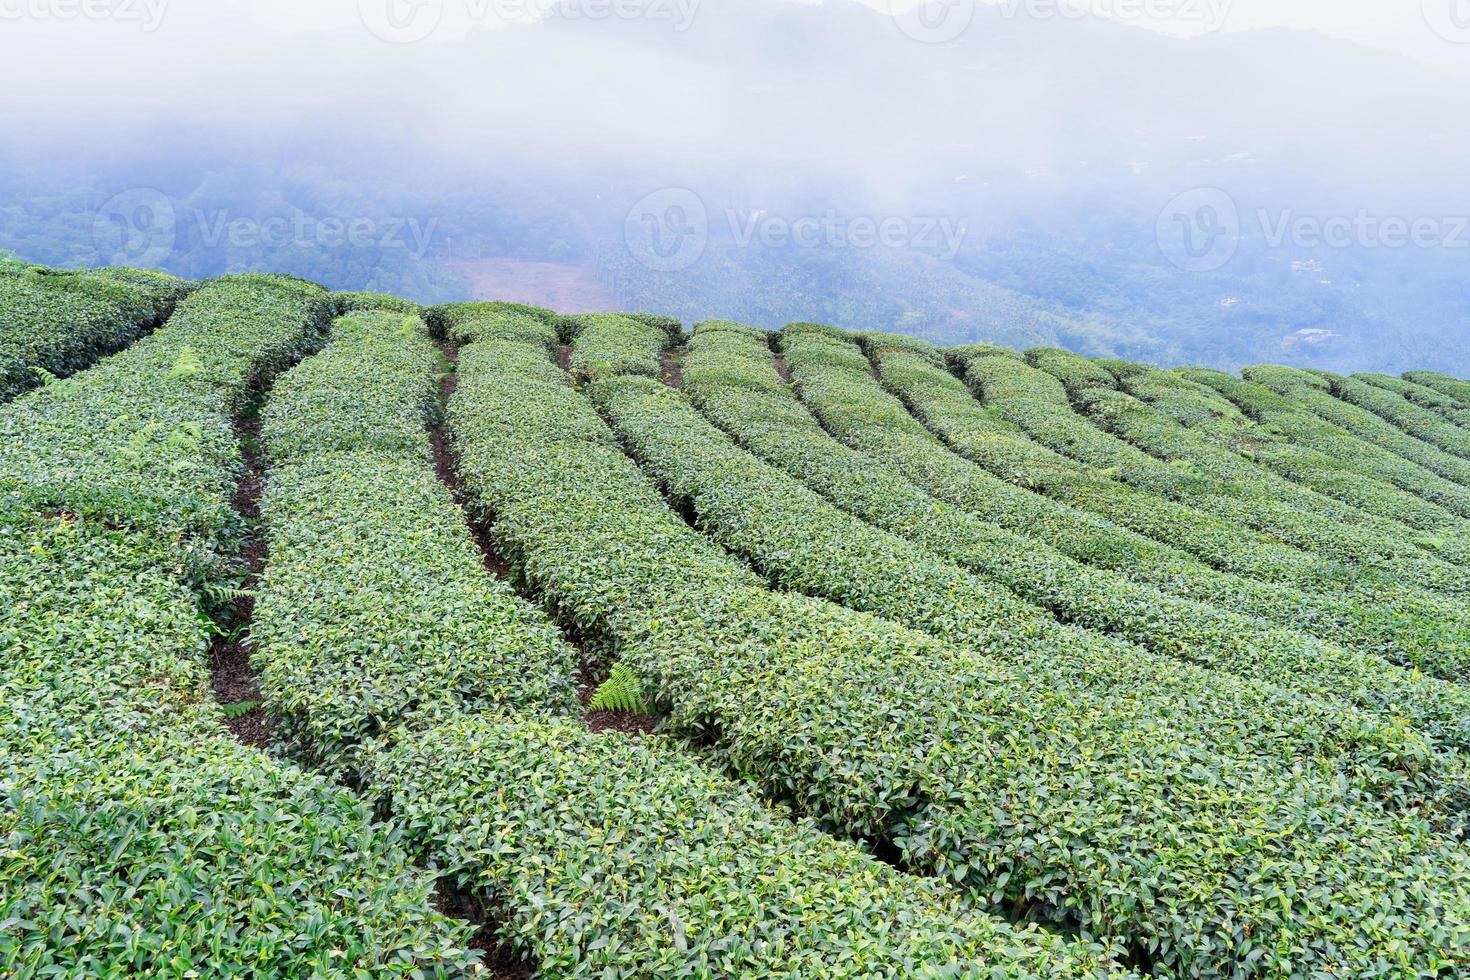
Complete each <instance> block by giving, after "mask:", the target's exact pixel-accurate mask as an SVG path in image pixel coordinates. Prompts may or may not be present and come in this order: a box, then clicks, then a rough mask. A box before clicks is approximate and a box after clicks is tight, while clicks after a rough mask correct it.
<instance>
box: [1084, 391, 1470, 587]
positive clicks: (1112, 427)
mask: <svg viewBox="0 0 1470 980" xmlns="http://www.w3.org/2000/svg"><path fill="white" fill-rule="evenodd" d="M1130 374H1131V377H1129V378H1128V379H1127V380H1126V381H1124V382H1123V384H1122V386H1121V387H1126V386H1127V385H1128V384H1130V383H1131V384H1135V385H1139V386H1145V387H1146V386H1150V385H1154V384H1157V383H1160V382H1159V381H1158V379H1159V378H1163V379H1166V380H1164V381H1163V382H1162V383H1163V384H1169V383H1170V381H1169V380H1167V379H1170V378H1172V376H1171V375H1169V374H1168V373H1167V372H1163V371H1156V370H1151V369H1143V370H1136V371H1130ZM1072 397H1073V404H1074V406H1075V407H1076V409H1077V410H1078V411H1079V412H1081V413H1083V414H1085V415H1086V416H1087V417H1088V418H1089V419H1090V420H1091V421H1092V422H1093V423H1094V424H1095V425H1097V426H1098V427H1099V428H1102V429H1103V430H1105V431H1107V432H1111V433H1112V434H1113V435H1116V436H1117V437H1119V438H1120V439H1125V440H1127V441H1128V442H1130V443H1132V444H1133V445H1136V446H1138V447H1140V448H1142V449H1144V450H1145V451H1147V452H1149V453H1151V454H1152V455H1154V456H1156V457H1158V458H1159V459H1162V460H1164V461H1166V462H1169V463H1171V464H1173V465H1176V466H1190V467H1193V468H1195V469H1196V470H1197V471H1200V472H1210V473H1215V474H1218V475H1219V476H1220V477H1221V485H1222V486H1224V487H1228V488H1229V490H1230V492H1231V494H1232V495H1234V496H1238V497H1241V498H1243V499H1247V500H1250V501H1252V502H1253V503H1254V502H1260V503H1261V505H1262V506H1263V507H1270V508H1271V509H1272V510H1273V512H1276V513H1281V514H1282V515H1283V516H1284V517H1285V518H1286V519H1285V520H1284V521H1281V522H1279V523H1268V524H1265V525H1264V526H1267V527H1279V528H1280V529H1281V530H1282V531H1283V537H1286V538H1289V539H1290V540H1292V541H1294V542H1300V543H1301V544H1302V546H1303V547H1307V548H1315V549H1318V550H1324V551H1329V552H1330V553H1332V554H1334V555H1337V556H1340V557H1342V559H1343V560H1344V561H1345V562H1357V563H1363V561H1361V560H1360V559H1361V558H1362V556H1367V561H1369V562H1372V561H1377V562H1382V561H1384V560H1385V559H1388V560H1390V561H1395V562H1412V561H1422V560H1423V557H1424V552H1425V550H1426V549H1424V548H1422V547H1418V546H1416V544H1415V542H1416V541H1424V540H1427V539H1426V537H1425V535H1424V533H1423V532H1424V530H1425V529H1440V528H1446V527H1450V526H1453V525H1455V524H1456V523H1457V522H1458V519H1457V518H1455V516H1454V515H1452V514H1450V513H1449V512H1448V511H1446V510H1445V509H1444V508H1443V507H1440V506H1438V505H1436V504H1431V503H1429V502H1428V501H1426V500H1423V499H1421V498H1419V497H1416V496H1414V495H1413V494H1411V493H1408V492H1406V491H1403V490H1400V489H1399V488H1397V487H1395V486H1393V485H1392V484H1389V483H1385V482H1383V481H1380V480H1374V479H1371V478H1364V477H1363V476H1362V475H1361V474H1356V475H1354V474H1352V473H1351V472H1350V471H1351V460H1331V459H1327V458H1325V457H1321V454H1319V453H1316V452H1315V451H1313V450H1306V449H1302V448H1301V447H1297V446H1294V445H1292V444H1290V443H1288V442H1286V441H1285V440H1282V439H1280V438H1279V437H1274V438H1271V439H1269V440H1268V442H1269V445H1265V444H1262V445H1257V444H1255V443H1253V442H1250V441H1248V440H1247V439H1246V438H1245V437H1244V436H1243V434H1240V433H1232V437H1235V436H1240V437H1241V438H1236V439H1234V444H1235V445H1236V446H1238V447H1241V448H1243V449H1246V450H1247V451H1246V452H1238V451H1237V450H1236V449H1233V448H1230V446H1228V445H1221V444H1217V443H1215V442H1212V441H1211V440H1210V439H1209V438H1208V437H1207V436H1206V435H1205V434H1204V433H1203V432H1196V431H1193V430H1191V429H1189V428H1186V427H1185V426H1184V425H1183V424H1182V423H1181V422H1180V421H1179V420H1177V419H1173V418H1170V417H1169V416H1168V415H1165V414H1164V413H1163V412H1160V411H1159V410H1158V409H1157V408H1155V407H1153V406H1152V405H1149V404H1147V403H1146V402H1143V401H1142V400H1141V399H1140V398H1138V397H1136V396H1134V395H1133V394H1131V393H1129V392H1127V391H1124V390H1120V389H1119V388H1114V387H1104V386H1101V385H1099V386H1093V387H1089V388H1086V389H1076V390H1074V391H1073V394H1072ZM1236 414H1238V413H1236ZM1222 418H1223V417H1222ZM1268 458H1269V459H1272V460H1275V461H1276V463H1278V464H1279V465H1276V466H1272V464H1271V463H1270V462H1268ZM1298 476H1301V477H1305V479H1303V480H1302V482H1300V483H1298V482H1293V479H1294V478H1297V477H1298Z"/></svg>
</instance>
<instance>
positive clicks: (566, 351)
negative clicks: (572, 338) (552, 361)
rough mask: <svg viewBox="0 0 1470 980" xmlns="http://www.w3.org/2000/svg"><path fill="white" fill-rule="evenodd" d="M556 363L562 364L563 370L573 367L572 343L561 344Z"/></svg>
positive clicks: (557, 350)
mask: <svg viewBox="0 0 1470 980" xmlns="http://www.w3.org/2000/svg"><path fill="white" fill-rule="evenodd" d="M556 363H558V364H560V365H561V369H562V370H563V371H570V370H571V369H572V345H571V344H561V345H559V346H558V347H557V348H556Z"/></svg>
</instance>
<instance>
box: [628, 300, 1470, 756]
mask: <svg viewBox="0 0 1470 980" xmlns="http://www.w3.org/2000/svg"><path fill="white" fill-rule="evenodd" d="M771 361H772V354H771V352H770V350H769V349H768V347H767V345H766V342H765V338H764V337H763V336H762V335H761V334H759V333H758V332H756V331H750V330H744V331H742V329H741V328H739V327H738V326H737V325H733V324H720V323H716V324H710V325H705V324H701V325H699V326H698V327H696V329H695V334H694V340H693V342H692V344H691V345H690V350H689V354H688V356H687V357H686V359H685V365H684V391H685V392H686V393H687V394H688V396H689V397H690V399H691V400H692V401H693V402H694V403H695V404H697V405H698V406H699V407H700V408H701V409H702V410H703V411H704V412H705V414H706V415H708V416H709V417H710V419H711V420H712V421H713V422H714V423H715V424H717V425H718V426H720V428H721V429H723V430H724V431H726V432H728V433H729V434H730V435H731V436H733V437H734V438H735V439H736V440H737V441H738V442H739V443H740V444H741V445H743V446H744V447H745V448H746V449H748V450H750V451H751V452H752V453H754V454H755V455H756V456H758V457H760V458H761V459H763V460H765V461H766V462H767V463H770V464H772V465H774V466H776V467H779V468H780V469H782V470H783V471H785V473H786V474H788V475H789V476H790V477H793V478H795V479H798V480H800V481H802V482H803V483H804V484H806V486H808V487H810V488H811V489H812V490H815V491H817V492H819V493H821V494H822V495H823V496H825V497H826V498H827V499H828V500H830V501H831V502H832V503H834V504H836V505H837V506H839V507H841V508H842V509H843V510H844V511H847V512H849V513H851V514H853V515H855V516H856V517H858V518H860V519H862V520H864V521H867V522H868V523H869V524H872V525H876V526H878V527H881V528H884V529H886V530H887V531H890V532H892V533H893V534H896V535H899V536H900V537H903V538H906V539H908V540H909V541H911V542H913V543H914V544H916V545H919V546H921V547H923V548H925V549H927V550H928V551H929V552H930V553H931V554H933V555H936V556H941V557H943V558H946V559H948V560H949V561H951V562H954V563H955V564H956V565H959V566H961V567H963V568H966V569H968V570H970V571H972V572H975V573H978V574H979V575H982V576H985V577H987V578H989V579H992V580H994V581H997V582H999V583H1001V584H1003V585H1004V586H1006V587H1008V588H1009V589H1011V590H1012V591H1014V592H1015V593H1017V594H1018V595H1020V596H1021V597H1023V598H1024V599H1027V600H1029V601H1030V602H1033V603H1035V604H1037V605H1039V606H1041V607H1043V608H1045V609H1047V610H1049V611H1051V612H1052V613H1054V614H1055V615H1056V616H1057V617H1059V618H1060V619H1062V620H1063V621H1065V622H1071V623H1075V624H1078V625H1081V626H1086V627H1089V628H1091V629H1096V630H1098V631H1101V632H1104V633H1109V634H1113V635H1116V636H1119V637H1122V638H1124V639H1127V640H1131V641H1133V642H1135V643H1138V644H1140V645H1141V646H1144V647H1146V648H1148V649H1150V650H1153V651H1155V652H1156V653H1160V654H1164V655H1167V656H1171V657H1176V658H1179V659H1183V660H1188V661H1193V662H1195V663H1198V664H1201V665H1203V666H1207V667H1211V668H1216V669H1219V670H1224V671H1228V672H1230V673H1232V674H1238V675H1240V676H1243V677H1249V678H1255V679H1258V680H1263V681H1266V682H1269V683H1272V684H1278V685H1282V686H1284V687H1288V688H1293V689H1295V690H1299V691H1301V692H1303V693H1306V694H1309V695H1312V696H1314V697H1320V698H1323V699H1325V700H1330V701H1339V702H1343V703H1346V704H1351V705H1355V706H1358V707H1362V708H1367V709H1369V710H1370V711H1373V712H1375V713H1381V714H1383V715H1384V716H1386V717H1388V718H1395V717H1404V718H1408V719H1412V720H1413V723H1414V724H1415V726H1416V727H1418V728H1419V729H1420V730H1421V731H1422V732H1424V733H1426V734H1428V735H1431V736H1432V737H1433V738H1435V739H1436V740H1437V741H1441V742H1443V743H1444V744H1446V745H1450V746H1454V747H1455V748H1463V749H1470V739H1467V736H1470V728H1467V727H1466V726H1465V719H1466V717H1467V711H1470V693H1467V692H1465V691H1463V690H1462V689H1459V688H1456V687H1453V686H1451V685H1448V684H1445V683H1442V682H1439V681H1436V680H1429V679H1424V678H1419V677H1413V676H1411V675H1410V674H1409V673H1407V672H1405V671H1402V670H1400V669H1398V668H1396V667H1394V666H1393V665H1391V664H1389V663H1386V662H1384V661H1382V660H1380V659H1378V658H1376V657H1372V656H1363V655H1359V654H1356V653H1353V652H1350V651H1348V650H1344V649H1340V648H1336V647H1333V646H1331V645H1330V644H1325V643H1322V642H1321V641H1320V640H1317V639H1316V638H1315V637H1312V636H1308V635H1303V634H1302V633H1300V632H1297V631H1295V630H1287V629H1277V628H1271V627H1269V626H1267V625H1265V624H1263V623H1261V622H1259V621H1257V620H1255V619H1252V618H1250V617H1247V616H1242V615H1240V614H1238V613H1236V612H1234V611H1227V610H1222V609H1220V608H1219V607H1216V606H1213V605H1208V604H1204V603H1198V602H1193V601H1190V600H1186V599H1181V598H1178V597H1175V596H1173V595H1169V594H1166V593H1164V592H1161V591H1159V590H1158V589H1154V588H1151V587H1149V586H1145V585H1141V584H1138V583H1135V582H1132V581H1130V580H1129V579H1127V578H1125V577H1123V576H1121V575H1118V574H1116V573H1113V572H1108V571H1104V570H1100V569H1093V568H1089V567H1087V566H1085V565H1082V564H1080V563H1078V562H1075V561H1073V560H1072V559H1070V558H1067V557H1066V556H1065V555H1062V554H1061V553H1059V552H1057V551H1055V550H1054V549H1052V548H1049V547H1048V546H1046V545H1045V544H1042V543H1041V542H1039V541H1036V540H1034V539H1029V538H1025V537H1023V536H1021V535H1018V534H1015V533H1013V532H1009V531H1006V530H1005V529H1003V528H999V527H996V526H995V525H990V524H986V523H984V522H981V521H979V520H977V519H975V518H974V517H972V516H970V515H968V514H966V513H965V512H963V511H961V510H960V509H959V508H957V507H954V506H953V505H951V504H948V503H945V502H943V501H941V500H938V499H936V498H934V497H931V496H929V495H927V494H925V493H923V492H922V491H920V490H918V489H917V488H915V487H914V486H912V485H911V484H909V483H907V482H906V481H905V480H903V479H902V477H900V476H899V475H898V474H897V473H896V472H895V471H894V470H892V469H890V468H888V467H887V466H885V465H884V464H883V463H881V462H880V461H878V460H875V459H872V458H869V457H865V456H862V455H861V454H859V453H857V452H855V451H853V450H851V449H848V448H847V447H845V446H842V445H841V444H839V443H838V442H836V440H834V439H832V438H831V437H830V436H828V435H827V434H826V433H825V432H824V431H823V430H822V429H821V427H820V426H819V425H818V424H817V422H816V420H815V419H814V418H812V417H811V415H810V414H809V413H807V412H806V410H805V409H804V408H803V407H802V406H801V405H800V404H799V403H798V402H797V401H796V399H795V397H794V396H793V394H792V393H791V391H790V389H789V387H788V386H786V385H785V384H783V383H782V382H781V381H780V379H779V378H778V377H777V375H776V372H775V370H774V369H773V366H772V363H771ZM630 386H631V383H630ZM657 396H658V393H657V392H651V393H649V394H648V403H647V405H646V407H644V409H643V411H644V412H645V413H648V414H651V413H653V412H655V411H659V412H661V414H662V416H663V418H653V417H650V418H648V420H647V422H646V423H645V424H644V425H642V426H640V433H638V434H634V433H632V432H626V433H625V435H626V436H628V437H629V443H630V445H632V446H634V447H635V448H636V447H639V446H641V445H643V443H644V442H645V441H646V442H648V443H651V444H652V445H651V446H650V449H649V450H648V453H649V455H648V461H649V462H650V464H652V465H653V467H654V469H655V471H656V472H657V473H658V475H659V476H661V477H663V478H665V479H666V480H668V479H669V478H668V476H666V475H665V474H666V473H667V474H671V473H673V472H677V471H682V470H687V469H688V468H689V467H691V466H692V465H694V462H695V460H697V459H698V455H697V454H696V452H695V451H694V449H693V448H690V447H688V446H687V445H685V443H686V442H687V441H688V440H689V439H691V438H692V436H690V435H685V434H684V431H683V430H687V429H689V428H690V426H689V425H688V424H687V423H682V422H681V421H680V419H679V414H678V412H677V410H676V408H675V407H673V405H672V404H670V400H669V399H668V398H667V397H665V398H664V400H663V401H662V402H660V401H658V400H657ZM642 430H646V432H645V431H642ZM668 433H675V435H672V436H670V435H667V434H668ZM665 440H670V441H671V443H672V444H670V445H667V446H664V445H659V443H660V442H662V441H665ZM710 443H711V440H709V439H708V438H707V437H706V438H705V439H704V440H702V444H703V445H704V446H708V447H709V451H710V452H713V453H719V451H720V450H719V447H718V446H713V445H711V444H710ZM665 457H668V458H665ZM748 469H749V468H748V467H747V470H748ZM720 472H721V474H722V476H721V477H720V481H722V482H719V483H711V484H710V485H709V486H705V485H703V484H690V485H691V486H699V487H700V489H701V491H702V497H703V499H706V500H708V501H709V503H708V506H709V507H711V508H712V509H711V511H710V513H711V514H712V515H715V516H723V515H724V514H725V512H726V511H727V510H728V509H731V508H738V509H751V510H753V509H754V508H756V507H758V506H760V505H761V504H762V503H763V502H767V501H769V502H771V503H770V504H768V506H780V507H782V508H783V509H785V510H790V509H792V508H793V507H795V506H796V501H797V500H798V499H800V495H799V494H797V493H795V492H794V491H793V490H792V489H790V488H782V487H772V486H766V487H764V488H763V489H762V490H761V491H760V492H759V493H758V492H757V491H756V490H755V489H754V481H756V480H762V477H761V476H759V475H753V476H751V477H748V479H750V480H751V481H752V483H751V486H750V488H748V489H746V490H745V491H744V492H742V491H741V490H739V489H738V488H737V487H735V486H733V485H731V483H730V481H732V480H733V479H734V477H733V475H732V472H733V467H732V466H730V465H728V464H726V465H722V466H721V469H720ZM763 482H765V483H770V482H771V481H770V479H769V477H766V478H764V479H763ZM669 485H670V487H671V488H674V489H677V487H675V485H674V484H673V483H672V482H670V483H669ZM682 485H683V484H681V486H682ZM726 490H728V491H729V492H728V493H725V491H726ZM808 506H810V505H808ZM696 511H697V512H700V513H703V512H702V511H700V510H699V508H698V507H697V506H696ZM833 520H834V517H833V516H831V515H828V516H826V517H825V518H822V519H815V518H810V519H809V518H805V517H804V518H801V519H798V520H797V521H796V522H795V525H794V526H791V522H790V521H781V520H765V521H761V520H757V519H756V518H754V517H749V518H739V521H740V531H739V532H738V533H740V534H741V535H742V537H741V543H742V544H746V541H747V536H748V534H749V532H748V531H747V530H746V529H747V528H749V527H751V526H757V527H760V526H764V527H769V528H770V532H769V533H770V534H772V535H773V536H774V538H775V541H776V542H777V545H776V547H775V548H774V549H773V550H772V551H770V552H769V554H771V555H773V556H774V557H773V558H772V559H770V560H779V561H786V560H789V559H790V555H791V553H792V542H793V541H794V540H796V539H797V538H798V537H799V535H801V534H802V533H805V532H807V531H808V530H809V529H810V527H811V526H813V525H814V524H815V525H817V526H825V525H828V524H831V523H832V522H833ZM711 530H712V533H714V534H715V536H716V537H717V538H720V537H721V531H719V530H716V529H711ZM852 534H853V537H852V539H851V542H853V543H849V544H848V545H847V546H846V550H847V551H849V552H850V551H852V550H854V549H855V548H856V543H855V542H858V541H861V540H863V534H862V532H861V530H856V531H853V532H852ZM727 543H730V544H731V545H732V546H734V545H733V543H732V542H727ZM737 550H741V549H740V548H737ZM885 550H888V551H891V549H885ZM845 557H847V558H850V555H849V556H845ZM915 560H916V559H912V558H911V559H909V561H911V562H913V561H915ZM816 561H817V567H818V568H821V567H822V562H823V559H822V558H821V557H820V556H819V555H818V557H817V558H816ZM920 561H921V560H920ZM878 574H880V575H881V574H883V573H882V572H878ZM905 577H909V573H906V574H905ZM862 579H863V577H862V576H858V575H854V574H852V573H851V571H850V570H848V569H845V568H838V569H834V574H833V576H832V582H833V583H834V585H835V588H836V589H837V590H840V591H839V592H834V593H832V597H834V598H838V601H844V602H845V603H846V604H849V605H852V604H854V602H857V603H869V602H871V601H872V596H874V595H881V594H882V593H881V592H874V591H873V590H871V589H870V588H869V587H867V586H865V585H863V584H860V580H862ZM820 581H822V582H823V584H824V585H825V584H826V582H827V580H826V579H822V580H820ZM847 590H851V594H852V595H854V596H855V598H854V599H842V598H840V595H841V593H842V592H846V591H847ZM978 598H979V592H977V591H973V590H971V591H966V592H965V598H964V599H958V600H952V601H953V602H955V603H956V607H955V609H954V612H955V613H956V614H959V613H961V612H962V610H963V609H973V607H972V606H970V605H968V604H967V603H973V602H975V601H976V600H978ZM873 611H881V610H878V609H876V608H874V609H873ZM890 615H891V614H890ZM892 618H901V616H899V617H892ZM988 618H991V619H1000V620H1002V621H1006V622H1009V623H1012V624H1019V623H1025V622H1028V621H1035V620H1036V617H1035V615H1034V614H1033V613H1024V612H1021V611H1018V610H1017V609H1015V608H1014V607H1011V608H1008V609H996V610H994V611H992V612H991V613H989V614H988ZM986 619H987V615H982V614H981V613H980V612H979V611H978V610H975V611H973V613H972V614H971V615H955V616H954V620H955V621H957V622H958V623H959V624H960V625H961V627H962V628H963V627H964V626H969V625H971V624H979V623H981V622H984V621H985V620H986ZM915 624H916V625H921V624H919V623H915ZM926 628H927V627H926ZM939 629H941V630H944V631H945V632H950V633H953V635H951V636H950V637H949V638H952V639H955V640H956V641H957V642H962V641H963V639H964V636H963V633H962V632H954V630H955V626H954V624H953V623H952V622H945V623H943V624H942V625H941V626H940V627H939ZM1040 630H1041V632H1040V633H1032V634H1031V635H1029V636H1027V637H1023V638H1019V639H1018V638H1012V637H1008V638H1007V639H1006V640H1005V641H1004V642H1002V643H999V644H997V645H996V646H995V647H994V649H996V650H997V651H1002V652H1004V651H1010V650H1017V651H1019V650H1022V649H1025V648H1026V647H1028V646H1030V645H1031V644H1032V643H1033V642H1035V641H1036V640H1038V639H1039V638H1040V637H1041V636H1045V635H1047V634H1049V633H1051V632H1052V631H1050V630H1048V629H1047V628H1046V626H1045V624H1042V625H1041V627H1040ZM976 635H977V636H978V635H981V634H979V633H977V634H976ZM1058 639H1059V637H1056V636H1053V637H1052V638H1051V643H1054V644H1056V646H1051V645H1049V644H1048V642H1047V641H1045V640H1042V641H1041V642H1040V643H1039V645H1037V647H1036V649H1037V650H1038V651H1039V652H1040V653H1041V655H1042V658H1043V659H1045V658H1046V657H1047V656H1049V654H1048V652H1047V651H1049V650H1053V649H1056V648H1057V647H1061V646H1063V644H1061V643H1059V642H1057V641H1058ZM1066 639H1067V641H1068V642H1069V643H1072V644H1077V645H1079V646H1080V647H1083V648H1093V647H1096V648H1097V649H1098V650H1099V651H1105V652H1103V656H1102V659H1104V660H1105V661H1108V662H1109V663H1110V664H1115V663H1116V662H1117V661H1119V660H1120V659H1122V660H1127V659H1130V658H1132V659H1135V660H1136V659H1137V658H1136V657H1135V656H1134V655H1133V654H1132V653H1131V652H1130V651H1128V650H1127V649H1126V648H1122V647H1119V648H1116V649H1107V648H1102V647H1098V645H1097V644H1088V643H1086V642H1081V641H1082V639H1083V637H1082V636H1081V635H1080V634H1073V635H1071V636H1068V637H1066ZM1079 669H1080V668H1079ZM1086 669H1087V670H1088V671H1089V672H1093V671H1098V668H1097V667H1096V666H1089V667H1087V668H1086ZM1148 669H1150V670H1154V671H1157V672H1158V673H1157V676H1158V677H1160V678H1163V677H1165V676H1167V675H1168V674H1169V673H1170V670H1169V669H1168V668H1166V667H1165V668H1160V667H1157V666H1155V667H1150V668H1148ZM1106 673H1107V669H1106V668H1104V669H1102V670H1101V672H1100V676H1105V675H1106ZM1258 710H1259V713H1260V714H1262V715H1271V714H1273V713H1275V712H1280V711H1282V710H1286V712H1287V713H1288V714H1289V713H1290V711H1289V709H1282V708H1281V707H1276V708H1269V707H1266V706H1264V705H1263V706H1262V707H1261V708H1260V709H1258ZM1328 724H1329V725H1341V724H1342V723H1341V722H1329V723H1328ZM1454 768H1458V767H1456V766H1453V765H1452V770H1453V769H1454Z"/></svg>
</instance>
